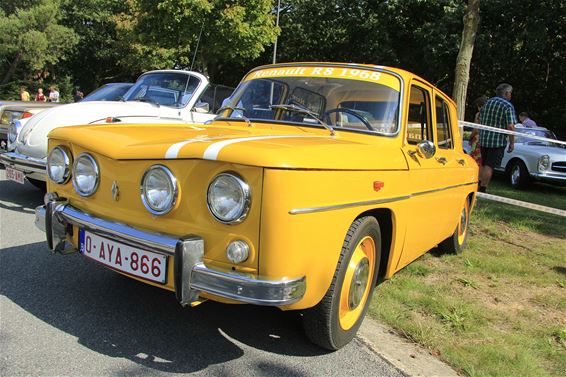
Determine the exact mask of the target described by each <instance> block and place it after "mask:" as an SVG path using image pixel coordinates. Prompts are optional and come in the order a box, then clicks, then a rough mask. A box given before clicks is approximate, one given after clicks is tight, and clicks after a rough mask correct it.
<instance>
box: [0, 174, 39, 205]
mask: <svg viewBox="0 0 566 377" xmlns="http://www.w3.org/2000/svg"><path fill="white" fill-rule="evenodd" d="M41 204H43V192H42V191H41V190H39V189H37V188H35V187H34V186H33V185H31V184H30V183H29V182H26V183H25V184H23V185H21V184H19V183H16V182H12V181H7V180H2V181H0V209H6V210H10V211H17V212H23V213H34V210H35V207H37V206H38V205H41Z"/></svg>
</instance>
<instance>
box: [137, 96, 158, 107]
mask: <svg viewBox="0 0 566 377" xmlns="http://www.w3.org/2000/svg"><path fill="white" fill-rule="evenodd" d="M133 101H139V102H147V103H151V104H152V105H156V106H157V107H159V106H161V105H160V104H159V102H157V101H156V100H154V99H153V98H151V97H138V98H134V99H133Z"/></svg>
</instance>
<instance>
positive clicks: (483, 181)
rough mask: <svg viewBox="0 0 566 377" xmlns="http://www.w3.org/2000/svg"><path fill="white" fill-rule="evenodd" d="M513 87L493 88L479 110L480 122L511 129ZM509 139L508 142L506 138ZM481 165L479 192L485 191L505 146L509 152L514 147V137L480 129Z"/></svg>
mask: <svg viewBox="0 0 566 377" xmlns="http://www.w3.org/2000/svg"><path fill="white" fill-rule="evenodd" d="M512 93H513V87H512V86H511V85H509V84H506V83H502V84H499V85H498V86H497V88H495V94H496V95H495V97H491V98H490V99H488V100H487V102H486V103H485V105H483V107H482V108H481V110H480V123H481V124H484V125H486V126H491V127H495V128H499V129H502V130H509V131H513V130H514V129H515V123H517V118H516V116H515V107H513V104H512V103H511V102H510V101H511V95H512ZM508 139H509V143H507V140H508ZM479 143H480V148H481V157H482V165H481V168H480V177H479V178H480V183H479V188H478V191H479V192H485V191H486V189H487V186H488V185H489V182H490V181H491V177H492V176H493V169H495V168H497V167H499V165H500V164H501V160H502V159H503V154H504V153H505V146H506V145H508V146H507V152H509V153H511V152H512V151H513V149H514V148H515V137H514V136H513V135H510V136H507V135H506V134H504V133H499V132H494V131H487V130H480V138H479Z"/></svg>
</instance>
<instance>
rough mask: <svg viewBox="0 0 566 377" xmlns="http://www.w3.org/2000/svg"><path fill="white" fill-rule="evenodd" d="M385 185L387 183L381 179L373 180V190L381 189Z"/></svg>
mask: <svg viewBox="0 0 566 377" xmlns="http://www.w3.org/2000/svg"><path fill="white" fill-rule="evenodd" d="M383 186H385V183H383V182H381V181H374V182H373V190H374V191H379V190H381V189H382V188H383Z"/></svg>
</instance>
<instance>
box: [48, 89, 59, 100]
mask: <svg viewBox="0 0 566 377" xmlns="http://www.w3.org/2000/svg"><path fill="white" fill-rule="evenodd" d="M49 102H59V92H58V91H57V89H55V87H54V86H51V87H49Z"/></svg>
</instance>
